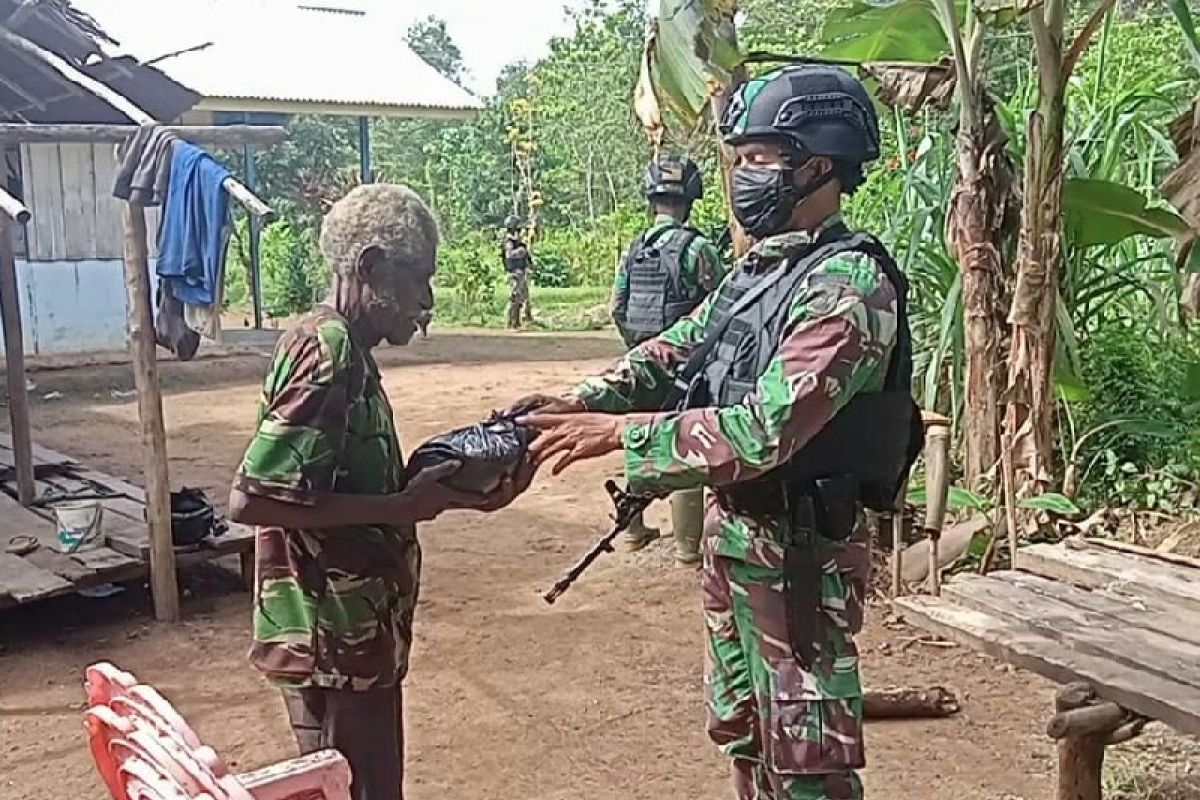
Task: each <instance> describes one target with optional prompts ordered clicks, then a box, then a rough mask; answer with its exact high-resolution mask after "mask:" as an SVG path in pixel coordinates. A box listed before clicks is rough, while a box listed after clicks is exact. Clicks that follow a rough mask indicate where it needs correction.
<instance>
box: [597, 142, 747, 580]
mask: <svg viewBox="0 0 1200 800" xmlns="http://www.w3.org/2000/svg"><path fill="white" fill-rule="evenodd" d="M642 189H643V192H644V193H645V196H646V199H647V200H648V201H649V202H650V212H651V213H652V214H653V215H654V222H653V223H652V224H651V225H650V227H649V228H647V229H646V230H645V231H643V232H642V234H641V235H639V236H638V237H637V238H636V239H635V240H634V241H633V244H631V245H630V247H629V251H628V253H626V255H625V258H624V259H623V260H622V261H621V263H620V265H619V266H618V267H617V277H616V281H615V283H614V286H613V300H612V316H613V322H615V323H616V326H617V330H618V331H619V332H620V334H621V338H622V339H624V340H625V346H626V347H628V348H631V349H632V348H634V347H636V346H637V345H639V344H641V343H642V342H644V341H646V340H648V339H652V338H654V337H655V336H658V335H659V334H660V333H662V332H663V331H665V330H666V329H668V328H670V327H671V326H672V325H674V324H675V323H676V322H678V321H679V320H680V319H682V318H683V317H685V316H687V315H688V314H690V313H691V312H692V311H693V310H695V308H696V307H697V306H699V305H700V303H701V302H702V301H703V300H704V298H705V297H707V296H708V294H709V293H710V292H712V291H713V289H715V288H717V286H718V285H719V284H720V283H721V278H722V277H723V276H724V274H725V269H724V265H723V264H722V263H721V257H720V255H719V254H718V253H717V249H716V248H715V247H713V244H712V242H710V241H709V240H708V239H706V238H705V237H704V235H703V234H701V233H700V232H699V231H698V230H696V229H695V228H692V227H690V226H689V225H688V221H689V220H690V219H691V216H692V206H693V204H695V202H696V201H697V200H699V199H700V198H701V197H703V196H704V179H703V177H702V176H701V174H700V169H699V167H697V166H696V164H695V162H693V161H692V160H691V159H690V158H687V157H686V156H679V155H670V154H662V155H660V156H659V157H658V158H656V159H655V160H654V161H653V162H651V163H650V165H649V166H647V167H646V174H645V177H644V178H643V181H642ZM671 525H672V528H673V529H674V530H673V533H674V536H675V553H676V558H677V559H678V560H679V562H680V563H681V564H699V563H700V536H701V533H702V530H703V528H704V488H703V487H697V488H695V489H689V490H687V491H682V492H676V493H675V495H673V496H672V497H671ZM658 536H659V532H658V531H657V530H656V529H654V528H650V527H648V526H647V525H646V523H645V520H644V519H643V518H641V517H640V516H639V518H638V519H637V520H636V521H635V522H634V524H633V525H631V526H630V528H629V533H628V535H627V537H626V544H627V546H628V548H629V549H630V550H632V551H636V550H641V549H642V548H644V547H646V545H648V544H650V543H651V542H653V541H654V540H655V539H657V538H658Z"/></svg>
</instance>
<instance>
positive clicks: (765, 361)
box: [527, 66, 915, 800]
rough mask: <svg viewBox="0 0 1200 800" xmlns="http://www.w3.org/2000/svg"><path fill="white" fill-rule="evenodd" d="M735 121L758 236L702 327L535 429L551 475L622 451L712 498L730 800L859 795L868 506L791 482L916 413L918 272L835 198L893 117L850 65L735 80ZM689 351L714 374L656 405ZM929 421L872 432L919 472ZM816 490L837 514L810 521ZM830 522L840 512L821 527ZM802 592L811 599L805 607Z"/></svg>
mask: <svg viewBox="0 0 1200 800" xmlns="http://www.w3.org/2000/svg"><path fill="white" fill-rule="evenodd" d="M722 130H723V133H724V134H725V136H726V138H727V141H728V142H729V143H730V144H731V145H733V146H734V147H735V149H736V152H737V156H738V160H737V166H736V169H735V171H734V174H733V192H732V200H733V207H734V211H735V213H736V215H737V217H738V219H739V221H740V222H741V223H742V225H743V227H744V228H745V229H746V230H747V231H748V232H749V233H750V234H751V235H752V236H754V237H755V238H756V239H758V240H759V241H758V243H757V245H756V246H755V247H754V248H753V249H752V250H751V251H750V253H749V254H748V255H747V256H746V257H745V258H743V259H742V260H741V261H740V262H739V264H738V265H737V266H736V267H735V268H734V270H733V272H732V273H731V275H730V276H729V278H727V279H726V281H725V282H724V283H723V284H722V286H721V288H720V289H718V290H717V292H715V293H714V294H713V295H711V296H710V297H709V299H708V300H707V301H705V303H704V304H703V305H702V306H701V307H700V308H699V309H697V311H695V312H694V313H693V314H692V315H690V316H688V317H686V318H684V319H683V320H681V321H680V322H678V323H677V324H676V325H674V326H673V327H672V328H670V329H669V330H667V331H666V332H664V333H663V334H662V335H661V336H659V337H657V338H654V339H651V340H649V341H647V342H645V343H644V344H642V345H640V346H639V347H637V348H635V349H634V350H632V351H631V352H629V353H628V354H627V355H626V356H625V357H624V358H623V359H622V360H621V361H620V362H618V364H617V365H616V366H615V367H614V368H613V369H612V370H611V371H609V372H608V373H606V374H603V375H600V376H598V377H595V378H593V379H591V380H588V381H586V382H585V383H584V384H583V385H581V386H580V387H579V388H578V389H576V390H575V392H574V393H573V394H571V395H569V396H567V397H566V398H559V399H555V400H551V401H548V402H547V403H546V405H545V406H544V407H543V410H542V411H541V412H539V413H538V414H535V415H533V416H531V417H528V418H527V421H528V422H529V423H530V424H532V425H534V426H536V427H538V428H540V429H541V430H542V435H541V437H540V438H539V439H538V440H537V441H536V442H535V443H534V446H533V449H534V451H535V458H536V459H537V460H538V461H539V463H541V462H545V461H546V460H548V459H551V458H552V457H555V456H560V460H559V461H558V463H557V464H556V465H555V468H554V469H555V472H557V471H559V470H561V469H562V468H564V467H565V466H566V465H568V464H570V463H572V462H575V461H578V460H582V459H588V458H595V457H598V456H602V455H605V454H607V453H610V452H613V451H618V450H620V451H623V453H624V465H625V474H626V476H627V479H628V481H629V486H630V490H631V491H633V492H635V493H649V494H659V495H661V494H663V493H666V492H669V491H677V490H680V489H690V488H694V487H697V486H710V487H713V488H714V490H715V491H714V495H715V498H714V500H713V502H711V503H710V507H709V514H708V520H707V524H706V535H705V541H704V571H703V605H704V616H705V620H706V623H707V629H708V642H707V659H706V661H707V670H706V680H705V685H706V690H707V700H708V712H709V732H710V735H711V738H712V739H713V740H714V741H715V742H716V743H717V744H718V745H719V746H720V748H721V750H722V751H723V752H725V753H726V754H727V755H729V756H730V757H731V758H732V759H733V782H734V786H735V790H736V794H737V796H738V797H739V798H745V799H746V800H749V799H750V798H758V799H759V800H857V799H858V798H860V797H861V796H862V785H861V782H860V780H859V777H858V774H857V770H859V769H860V768H862V767H863V766H864V752H863V728H862V686H861V683H860V677H859V668H858V652H857V650H856V648H855V643H854V638H853V637H854V634H855V633H856V632H857V631H858V630H859V628H860V626H861V622H862V612H863V601H864V591H865V586H866V579H867V574H866V573H867V569H868V565H869V559H868V553H867V547H866V544H865V540H864V538H863V535H862V531H861V528H859V529H858V530H856V529H855V526H856V522H855V520H856V515H857V511H858V509H857V502H856V501H855V500H853V499H851V500H850V501H849V502H848V503H846V504H845V505H848V509H846V508H839V507H838V505H837V503H835V502H834V501H830V502H829V503H828V504H826V496H825V495H824V494H823V493H822V494H820V495H818V494H816V492H817V491H818V489H817V488H815V487H817V486H818V484H817V483H816V482H808V481H806V482H804V483H799V482H797V483H795V484H793V483H790V482H789V481H790V480H791V479H790V477H788V476H792V475H795V474H796V473H795V472H793V471H789V467H790V466H791V465H793V464H797V463H798V462H799V461H801V460H802V459H803V456H804V453H805V448H806V447H807V446H809V445H810V444H812V445H813V447H816V445H815V443H814V438H815V437H816V438H820V437H819V434H821V433H822V432H823V430H824V429H825V427H826V426H829V427H830V429H834V428H836V427H838V426H835V425H833V424H832V422H833V421H834V419H835V417H838V418H839V419H842V418H844V416H843V415H842V414H841V412H842V411H843V410H846V409H849V408H850V406H851V405H855V406H858V407H861V405H860V400H862V399H867V398H870V397H881V396H890V393H891V392H892V391H893V387H900V388H899V389H898V391H899V392H900V393H901V394H902V395H903V402H905V403H907V404H908V406H912V400H911V395H910V394H909V388H908V381H909V380H911V347H910V345H909V344H908V336H907V322H906V317H905V314H904V297H905V293H906V291H907V289H906V286H905V283H904V280H903V277H902V276H900V274H899V273H898V272H897V271H896V270H895V265H894V262H892V260H891V258H890V257H889V256H887V254H886V251H885V250H883V248H882V246H878V247H875V246H872V245H871V244H870V243H864V242H865V240H864V239H863V238H862V235H858V234H855V235H851V234H850V233H849V231H848V230H847V229H846V228H845V226H844V225H843V224H842V222H841V216H840V197H841V195H842V194H843V193H849V192H852V191H854V190H855V189H856V188H857V187H858V186H859V184H860V183H861V182H862V180H863V170H862V164H863V163H864V162H866V161H869V160H871V159H874V158H876V157H878V152H879V145H878V142H879V133H878V123H877V121H876V117H875V112H874V110H873V107H872V105H871V100H870V98H869V97H868V95H867V94H866V92H865V90H864V89H863V87H862V85H861V84H860V83H859V82H858V81H857V80H855V79H854V78H852V77H851V76H850V75H848V74H846V73H845V72H842V71H841V70H838V69H835V68H831V67H810V66H797V67H786V68H784V69H781V70H778V71H775V72H773V73H769V74H767V75H765V76H763V77H759V78H756V79H754V80H752V81H750V82H749V83H747V84H744V85H743V86H742V87H740V89H739V90H738V92H737V93H736V95H735V96H734V98H733V99H732V102H731V105H730V107H729V112H728V113H727V115H726V118H725V119H724V120H723V124H722ZM870 242H871V243H874V245H877V244H878V243H877V242H874V240H870ZM860 243H862V247H861V248H860ZM759 290H761V291H762V293H761V294H758V295H756V291H759ZM772 297H773V298H774V301H773V302H774V305H772V304H771V303H769V302H768V299H769V298H772ZM742 301H745V302H744V303H743V302H742ZM709 337H713V340H715V341H717V342H718V344H717V346H716V347H715V348H709V347H707V345H708V344H709V343H710V340H709ZM717 337H719V338H717ZM693 355H697V360H698V361H699V362H700V367H701V369H700V371H699V373H697V374H696V375H695V377H693V380H692V381H691V382H690V383H688V387H687V388H688V390H689V395H688V396H689V401H690V402H688V403H685V404H683V405H682V410H678V409H677V408H675V407H671V406H669V405H668V406H667V410H659V409H663V408H664V404H665V403H668V402H669V401H667V400H666V398H667V397H668V393H669V392H670V390H671V388H672V384H673V382H674V381H677V380H680V379H681V376H682V377H684V378H687V377H692V376H689V375H686V374H685V373H686V372H687V371H688V370H690V369H691V368H692V366H694V365H693V364H689V360H690V358H691V356H693ZM698 389H703V390H704V391H703V392H700V393H699V395H698V396H694V395H693V394H692V392H694V391H696V390H698ZM530 399H534V398H530ZM537 399H541V400H543V401H546V398H537ZM597 412H604V413H597ZM913 412H915V409H913ZM914 417H915V413H912V414H910V415H909V417H908V420H907V422H906V427H907V428H908V429H907V430H905V431H896V430H892V429H891V428H888V429H885V430H879V431H878V432H877V433H876V431H873V430H868V431H867V433H868V434H870V436H871V437H874V436H876V435H878V436H879V437H884V438H886V439H887V440H888V441H896V442H900V443H901V446H902V448H906V449H907V452H908V454H909V455H908V458H909V461H908V464H911V458H912V454H913V452H914V450H913V443H914V442H915V439H914V438H913V431H912V429H911V424H912V421H913V418H914ZM863 427H867V428H869V427H870V423H867V424H866V425H864V426H863ZM897 427H898V426H897ZM837 451H838V448H834V449H833V452H837ZM865 457H866V458H868V459H870V458H872V456H870V455H867V456H865ZM904 468H905V469H906V468H907V465H905V466H904ZM841 477H844V476H839V480H840V479H841ZM751 489H753V492H751V491H750V490H751ZM890 489H891V491H892V497H893V498H894V496H895V494H894V493H895V487H894V486H893V487H890ZM822 491H823V490H822ZM755 495H756V496H755ZM857 496H858V497H862V496H863V495H862V494H858V495H857ZM851 497H854V495H851ZM764 498H765V509H766V510H763V508H764V506H763V505H762V504H763V502H764ZM818 499H819V500H820V501H821V504H822V505H821V507H822V509H824V510H825V511H826V512H833V511H840V512H843V513H841V514H840V516H836V515H833V514H830V513H827V514H826V515H825V516H823V517H815V518H814V517H813V516H811V515H807V516H806V515H804V514H799V513H798V512H800V511H801V510H807V511H812V510H813V509H814V508H816V503H817V501H818ZM753 500H757V501H758V502H759V503H760V505H759V506H758V507H754V506H753V504H752V503H751V502H750V501H753ZM773 503H774V504H778V505H777V506H772V504H773ZM752 509H753V510H752ZM847 511H848V513H845V512H847ZM835 518H840V519H842V520H844V522H843V523H842V524H839V525H833V524H832V523H829V529H828V530H827V529H826V528H825V527H824V526H825V525H826V521H828V520H832V519H835ZM814 519H815V520H816V521H814ZM798 520H801V521H804V522H803V524H801V523H800V522H798ZM834 528H837V529H838V531H841V533H839V532H838V531H835V530H834ZM814 532H815V533H816V534H818V535H817V536H815V537H814V536H813V534H814ZM835 533H837V534H838V535H837V536H835ZM801 534H804V535H803V536H801ZM805 548H807V549H805ZM793 559H795V560H793ZM803 561H808V562H810V563H811V565H812V567H813V569H812V571H811V572H809V573H807V575H808V577H807V578H806V579H799V580H798V579H797V575H802V574H803V573H798V572H795V571H793V569H794V565H795V564H796V563H798V562H803ZM806 593H807V594H808V596H809V598H810V599H811V602H810V603H806V602H799V603H797V602H796V600H797V598H800V599H804V598H803V595H805V594H806ZM797 630H806V631H807V634H797Z"/></svg>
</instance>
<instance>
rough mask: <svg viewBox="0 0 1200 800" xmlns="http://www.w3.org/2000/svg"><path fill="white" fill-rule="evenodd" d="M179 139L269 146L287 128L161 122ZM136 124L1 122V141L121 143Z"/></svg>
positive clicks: (203, 143)
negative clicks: (166, 123)
mask: <svg viewBox="0 0 1200 800" xmlns="http://www.w3.org/2000/svg"><path fill="white" fill-rule="evenodd" d="M163 127H164V128H166V129H167V130H169V131H170V132H171V133H174V134H175V135H176V136H178V137H179V138H180V139H185V140H186V141H189V142H192V143H193V144H196V145H200V146H203V147H241V146H242V145H246V144H252V145H261V146H270V145H275V144H279V143H280V142H282V141H284V140H286V139H287V137H288V132H287V129H286V128H282V127H279V126H277V125H164V126H163ZM137 129H138V126H137V125H69V124H63V125H40V124H39V125H27V124H20V123H3V124H0V142H21V143H25V144H59V143H75V144H80V143H88V142H112V143H114V144H117V143H120V142H123V141H125V140H126V139H128V138H129V137H130V136H132V135H133V134H135V133H137Z"/></svg>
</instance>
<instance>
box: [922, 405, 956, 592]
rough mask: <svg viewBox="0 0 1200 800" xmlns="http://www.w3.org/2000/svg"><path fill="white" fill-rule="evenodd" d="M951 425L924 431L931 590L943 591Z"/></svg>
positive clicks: (931, 425)
mask: <svg viewBox="0 0 1200 800" xmlns="http://www.w3.org/2000/svg"><path fill="white" fill-rule="evenodd" d="M949 460H950V428H949V426H948V425H943V424H941V423H940V422H937V423H932V424H929V426H928V428H927V429H926V431H925V534H926V536H928V537H929V592H930V594H932V595H933V596H934V597H939V596H940V595H941V593H942V581H941V572H942V569H941V552H940V550H941V548H940V544H941V540H942V526H943V524H945V521H946V502H947V500H948V499H949V494H950V473H949Z"/></svg>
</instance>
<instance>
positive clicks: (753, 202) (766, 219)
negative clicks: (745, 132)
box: [732, 167, 833, 239]
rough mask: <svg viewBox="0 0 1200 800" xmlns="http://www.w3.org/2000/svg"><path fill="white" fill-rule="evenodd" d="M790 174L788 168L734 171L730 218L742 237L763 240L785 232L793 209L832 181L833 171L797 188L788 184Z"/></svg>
mask: <svg viewBox="0 0 1200 800" xmlns="http://www.w3.org/2000/svg"><path fill="white" fill-rule="evenodd" d="M794 174H795V173H794V171H793V170H792V169H790V168H788V169H770V168H767V167H738V168H737V169H735V170H734V171H733V191H732V194H733V215H734V216H735V217H737V220H738V222H739V223H741V225H742V228H744V229H745V231H746V233H748V234H750V235H751V236H753V237H754V238H755V239H763V238H765V237H767V236H773V235H774V234H776V233H782V232H783V231H785V230H787V224H788V222H789V221H790V220H791V218H792V211H793V210H795V208H796V206H797V205H799V204H800V203H801V202H802V201H803V200H804V199H805V198H807V197H809V196H810V195H812V194H813V192H815V191H817V190H818V189H820V188H821V187H822V186H824V185H825V184H826V183H829V181H830V180H832V179H833V170H828V171H826V172H825V173H824V174H822V175H820V176H818V177H817V178H814V179H813V180H811V181H809V182H808V183H806V184H805V185H804V186H797V185H796V184H795V183H793V182H792V181H793V175H794Z"/></svg>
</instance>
